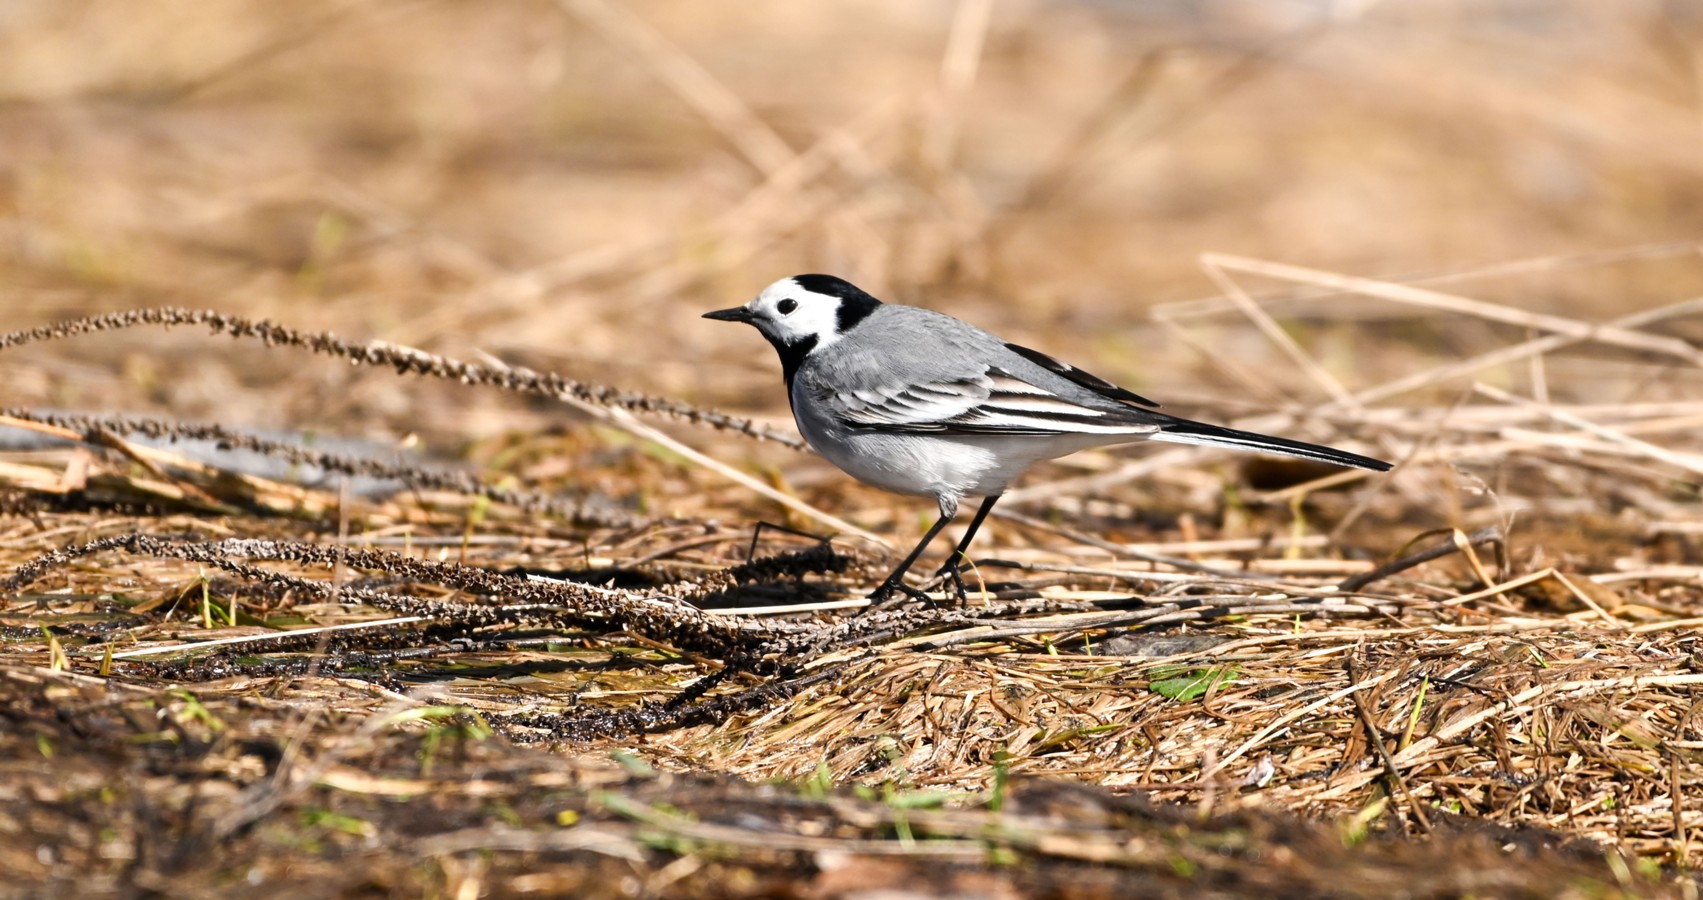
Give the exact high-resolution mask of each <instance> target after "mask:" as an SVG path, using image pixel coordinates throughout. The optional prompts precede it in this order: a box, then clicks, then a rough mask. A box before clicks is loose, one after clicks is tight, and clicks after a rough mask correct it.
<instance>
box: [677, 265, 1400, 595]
mask: <svg viewBox="0 0 1703 900" xmlns="http://www.w3.org/2000/svg"><path fill="white" fill-rule="evenodd" d="M704 318H706V319H720V320H722V321H724V322H745V323H747V324H750V325H754V326H756V328H757V330H758V331H760V332H762V333H763V337H765V338H768V340H769V343H770V344H773V345H774V347H775V349H776V350H777V351H779V352H780V357H781V371H782V377H784V378H785V379H786V393H787V399H788V400H789V401H790V402H791V403H792V415H793V419H794V421H796V422H797V423H798V430H799V432H801V433H802V434H803V435H804V439H805V440H806V441H808V442H810V446H811V447H814V448H815V449H816V451H817V452H818V453H821V454H822V455H823V456H825V457H827V458H828V461H829V462H831V463H833V464H834V465H836V466H839V467H840V468H841V469H843V470H845V472H846V473H847V474H849V475H851V476H852V477H853V478H856V479H857V480H859V481H862V482H864V483H865V484H871V485H874V486H875V487H878V488H882V489H885V490H889V491H894V492H897V493H900V494H916V495H921V496H927V497H933V498H934V500H935V502H936V503H938V504H940V519H939V520H938V521H936V522H935V523H934V526H933V527H931V528H929V530H928V533H927V534H925V535H923V537H922V540H921V541H920V542H918V543H917V546H916V549H914V550H912V551H911V552H910V555H909V556H906V557H905V561H904V562H902V563H900V564H899V567H898V568H897V569H895V570H893V574H891V575H889V576H887V579H886V580H885V581H884V582H882V584H881V587H879V588H877V589H876V591H875V593H873V594H871V595H870V596H871V598H872V599H882V598H885V597H887V596H888V595H890V594H891V593H892V592H893V591H894V590H900V591H903V592H904V593H906V594H910V595H912V596H916V595H917V594H918V592H916V591H914V590H912V589H910V588H908V587H906V586H905V585H904V583H903V582H902V581H901V580H900V579H901V578H902V577H903V576H904V574H905V571H906V570H907V569H909V568H910V567H911V564H912V563H915V562H916V560H917V557H918V556H921V555H922V552H923V550H924V549H925V548H926V547H928V544H929V542H930V541H932V540H934V536H935V535H936V534H939V533H940V530H941V529H942V528H944V527H946V523H947V522H950V521H952V517H953V516H954V515H956V514H957V512H958V501H959V500H960V499H962V498H964V497H965V496H977V497H982V498H984V499H983V500H982V505H981V507H980V508H979V509H977V510H976V516H975V518H974V519H971V520H970V527H969V529H968V530H967V531H965V532H964V537H963V539H962V540H960V541H959V542H958V548H957V549H956V550H954V551H953V553H952V556H951V557H950V558H949V559H948V560H947V562H946V565H945V566H943V567H942V568H941V570H940V572H939V573H937V574H938V575H940V576H947V577H950V578H951V579H952V581H953V582H954V585H955V586H956V587H957V589H958V592H959V594H960V596H962V594H963V590H964V585H963V579H962V576H960V575H959V573H958V561H959V559H960V558H962V557H963V556H964V551H965V549H967V548H968V547H969V545H970V539H971V538H973V537H975V534H976V529H977V528H979V527H980V526H981V524H982V520H983V519H985V518H987V514H988V511H989V510H991V509H993V505H994V503H995V502H996V501H998V500H999V496H1000V494H1001V493H1003V492H1004V491H1005V488H1006V486H1007V485H1009V484H1010V483H1011V482H1012V481H1013V480H1014V479H1016V478H1017V476H1019V475H1021V474H1023V472H1024V470H1026V469H1028V468H1029V467H1030V466H1032V465H1034V464H1035V463H1037V462H1039V461H1041V460H1043V459H1056V458H1057V457H1060V456H1065V455H1067V454H1070V453H1074V452H1076V451H1078V450H1083V449H1086V448H1088V447H1098V446H1102V445H1105V444H1123V443H1128V442H1131V441H1140V440H1149V439H1151V440H1156V441H1172V442H1175V443H1179V444H1204V445H1206V446H1209V447H1230V448H1234V449H1238V450H1255V451H1259V452H1262V453H1274V454H1278V455H1282V456H1294V457H1299V458H1301V459H1310V460H1317V461H1319V462H1326V463H1334V464H1336V465H1339V466H1353V467H1355V468H1360V469H1373V470H1375V471H1379V472H1383V471H1388V470H1389V468H1390V464H1389V463H1387V462H1383V461H1381V460H1376V459H1372V458H1371V457H1367V456H1360V455H1359V454H1355V453H1347V452H1344V451H1342V450H1333V449H1331V448H1330V447H1321V446H1319V445H1317V444H1306V443H1302V442H1300V441H1292V440H1289V439H1287V438H1280V437H1271V436H1268V435H1263V434H1255V433H1253V432H1251V431H1237V430H1235V429H1232V428H1221V427H1219V426H1217V425H1208V424H1205V423H1203V422H1191V421H1189V420H1188V419H1181V418H1178V417H1176V416H1171V415H1166V414H1165V413H1162V412H1155V411H1154V408H1155V407H1157V406H1158V405H1159V404H1157V403H1154V402H1153V401H1151V400H1148V399H1147V398H1145V397H1141V396H1138V395H1136V394H1134V393H1131V392H1130V391H1126V390H1124V389H1123V388H1120V387H1118V386H1117V385H1115V384H1112V383H1111V382H1109V381H1106V380H1105V379H1103V378H1097V377H1095V376H1093V375H1090V374H1088V373H1087V372H1084V371H1082V370H1081V369H1078V368H1076V367H1075V366H1072V365H1069V364H1067V363H1062V362H1059V361H1058V360H1056V359H1053V358H1052V357H1050V356H1047V355H1046V354H1044V353H1039V352H1037V351H1034V350H1030V349H1029V348H1028V347H1022V346H1019V345H1017V344H1013V343H1009V342H1006V341H1003V340H1000V339H999V338H997V337H994V336H993V335H991V334H988V333H987V332H985V331H983V330H981V329H980V328H977V327H976V326H974V325H971V324H969V323H968V322H964V321H961V320H959V319H954V318H952V317H951V316H948V315H945V314H944V313H938V312H935V311H933V310H928V309H919V308H917V307H915V306H900V305H898V304H894V303H882V302H881V301H880V300H877V299H875V298H874V297H871V296H870V295H868V294H866V293H864V292H863V291H861V290H859V289H858V288H857V287H855V286H854V285H852V284H850V283H849V282H846V281H843V280H841V279H839V278H835V277H833V276H832V275H796V276H794V277H792V278H783V279H781V280H780V281H777V282H775V283H774V284H771V285H769V286H768V287H767V288H765V289H764V290H763V292H762V293H761V294H758V295H757V297H756V299H753V300H752V301H751V302H749V303H747V304H745V305H744V306H737V307H734V308H733V309H721V310H716V311H715V312H711V313H705V314H704Z"/></svg>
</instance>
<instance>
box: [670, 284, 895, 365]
mask: <svg viewBox="0 0 1703 900" xmlns="http://www.w3.org/2000/svg"><path fill="white" fill-rule="evenodd" d="M880 305H881V301H880V300H877V299H875V298H874V297H871V296H869V295H868V294H866V293H864V292H863V291H861V290H859V289H858V288H857V286H856V285H853V284H852V283H851V282H849V281H845V280H843V279H839V278H835V277H834V276H832V275H794V276H792V277H791V278H782V279H781V280H780V281H777V282H775V283H774V284H771V285H769V286H768V287H766V288H764V289H763V292H762V293H761V294H758V295H757V296H756V297H755V298H753V299H752V300H751V302H749V303H747V304H745V305H744V306H735V307H733V308H732V309H718V310H716V311H715V312H709V313H704V318H706V319H717V320H720V321H723V322H744V323H746V324H748V325H753V326H756V328H757V330H758V331H760V332H762V333H763V337H765V338H768V339H769V343H771V344H774V345H775V348H776V349H778V350H780V351H781V353H782V354H783V355H785V354H787V353H788V352H789V351H790V352H793V353H808V352H810V351H811V350H818V349H821V348H823V347H826V346H828V345H829V344H832V343H833V342H835V341H837V340H839V339H840V336H841V335H843V334H845V333H846V332H848V331H850V330H851V329H852V328H854V327H856V325H857V324H858V323H859V322H861V321H863V320H864V318H865V317H867V316H868V315H869V314H870V313H872V312H874V311H875V308H876V307H878V306H880Z"/></svg>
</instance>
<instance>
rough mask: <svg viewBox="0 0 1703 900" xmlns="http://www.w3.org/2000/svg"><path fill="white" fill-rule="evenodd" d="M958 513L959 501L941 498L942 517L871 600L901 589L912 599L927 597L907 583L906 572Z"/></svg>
mask: <svg viewBox="0 0 1703 900" xmlns="http://www.w3.org/2000/svg"><path fill="white" fill-rule="evenodd" d="M957 514H958V501H956V500H952V499H949V498H943V499H941V500H940V518H939V519H936V520H935V522H934V524H933V525H932V526H930V527H929V529H928V533H927V534H925V535H923V536H922V540H920V541H918V542H917V546H916V549H914V550H912V551H911V555H909V556H907V557H905V561H904V562H902V563H899V567H898V568H897V569H894V570H893V574H891V575H888V576H887V579H886V580H885V581H883V582H881V586H880V587H878V588H876V589H875V592H874V593H872V594H870V595H869V599H870V600H871V601H881V600H885V599H887V596H888V595H889V594H891V593H893V592H894V591H901V592H903V593H904V594H905V595H906V596H908V597H911V598H912V599H918V600H922V599H927V595H925V594H923V593H922V592H921V591H918V590H916V589H914V588H911V587H908V586H907V585H906V584H905V582H904V578H905V572H907V571H908V570H909V569H910V568H911V565H912V564H913V563H915V562H916V561H917V557H919V556H921V555H922V552H923V551H924V550H926V549H928V542H929V541H932V540H934V536H935V535H937V534H939V533H940V529H942V528H945V527H946V523H947V522H950V521H952V517H953V516H955V515H957Z"/></svg>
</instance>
